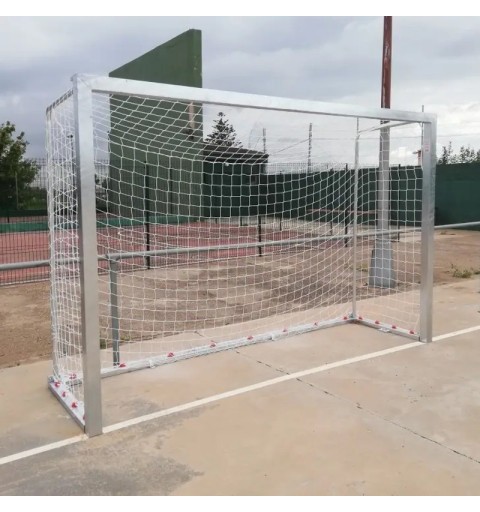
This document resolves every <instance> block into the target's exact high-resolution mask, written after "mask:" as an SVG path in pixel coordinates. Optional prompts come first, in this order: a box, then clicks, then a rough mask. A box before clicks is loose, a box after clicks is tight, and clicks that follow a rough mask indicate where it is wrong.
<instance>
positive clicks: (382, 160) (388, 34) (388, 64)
mask: <svg viewBox="0 0 480 512" xmlns="http://www.w3.org/2000/svg"><path fill="white" fill-rule="evenodd" d="M391 70H392V16H384V22H383V59H382V94H381V96H382V98H381V107H382V108H390V102H391V78H392V73H391ZM381 122H382V123H383V121H381ZM377 202H378V204H377V211H378V217H377V227H378V230H379V231H380V232H383V231H388V229H389V224H390V128H381V129H380V151H379V172H378V186H377ZM395 281H396V279H395V271H394V268H393V253H392V242H391V240H390V238H389V237H388V236H385V235H381V236H379V237H378V238H377V239H376V240H375V246H374V249H373V252H372V260H371V265H370V275H369V284H370V286H378V287H381V288H393V287H394V286H395V284H396V283H395Z"/></svg>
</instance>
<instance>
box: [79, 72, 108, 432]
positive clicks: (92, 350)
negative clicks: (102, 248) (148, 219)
mask: <svg viewBox="0 0 480 512" xmlns="http://www.w3.org/2000/svg"><path fill="white" fill-rule="evenodd" d="M73 90H74V96H73V97H74V105H75V124H76V126H75V128H76V134H77V136H76V139H75V142H76V152H75V154H76V165H75V167H76V174H77V186H78V211H79V214H78V221H79V229H78V241H79V256H80V257H79V263H80V286H81V331H82V356H83V357H82V364H83V375H84V404H85V432H86V434H87V435H88V436H89V437H92V436H96V435H99V434H101V433H102V423H103V422H102V387H101V380H100V379H101V375H100V339H99V331H100V329H99V308H98V272H97V265H98V264H97V261H98V257H97V225H96V224H97V219H96V197H95V162H94V155H95V149H94V142H93V120H92V111H93V108H92V91H91V89H90V87H89V86H88V85H87V83H85V81H84V80H83V79H81V78H76V79H74V82H73Z"/></svg>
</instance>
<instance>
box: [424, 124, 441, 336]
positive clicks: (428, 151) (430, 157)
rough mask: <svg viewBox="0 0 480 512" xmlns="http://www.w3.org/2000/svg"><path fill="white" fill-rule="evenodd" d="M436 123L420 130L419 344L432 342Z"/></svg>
mask: <svg viewBox="0 0 480 512" xmlns="http://www.w3.org/2000/svg"><path fill="white" fill-rule="evenodd" d="M436 130H437V124H436V123H429V124H426V125H425V126H424V142H423V147H422V156H423V158H422V170H423V176H422V183H423V187H422V228H421V233H422V235H421V237H422V260H421V267H422V271H421V284H420V340H421V341H423V342H430V341H432V309H433V242H434V240H433V230H434V222H435V168H436V163H437V157H436V147H435V146H436V140H437V138H436V135H437V134H436Z"/></svg>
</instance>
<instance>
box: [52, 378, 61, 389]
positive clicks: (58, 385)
mask: <svg viewBox="0 0 480 512" xmlns="http://www.w3.org/2000/svg"><path fill="white" fill-rule="evenodd" d="M53 385H54V386H55V387H56V388H59V387H60V382H59V381H58V380H56V381H55V382H54V383H53Z"/></svg>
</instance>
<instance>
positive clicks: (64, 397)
mask: <svg viewBox="0 0 480 512" xmlns="http://www.w3.org/2000/svg"><path fill="white" fill-rule="evenodd" d="M48 388H49V389H50V391H51V392H52V393H53V396H54V397H55V398H56V399H57V400H58V401H59V402H60V403H61V404H62V406H63V407H64V408H65V410H66V411H67V412H68V413H69V414H70V416H71V417H72V418H73V419H74V420H75V421H76V423H77V424H78V425H79V426H80V428H81V429H82V430H85V408H84V405H83V402H81V401H79V400H77V398H76V397H75V395H74V394H73V393H72V392H71V391H70V390H69V389H68V387H67V386H66V385H65V384H64V383H63V382H61V381H59V380H56V379H55V377H53V376H51V377H49V378H48Z"/></svg>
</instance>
